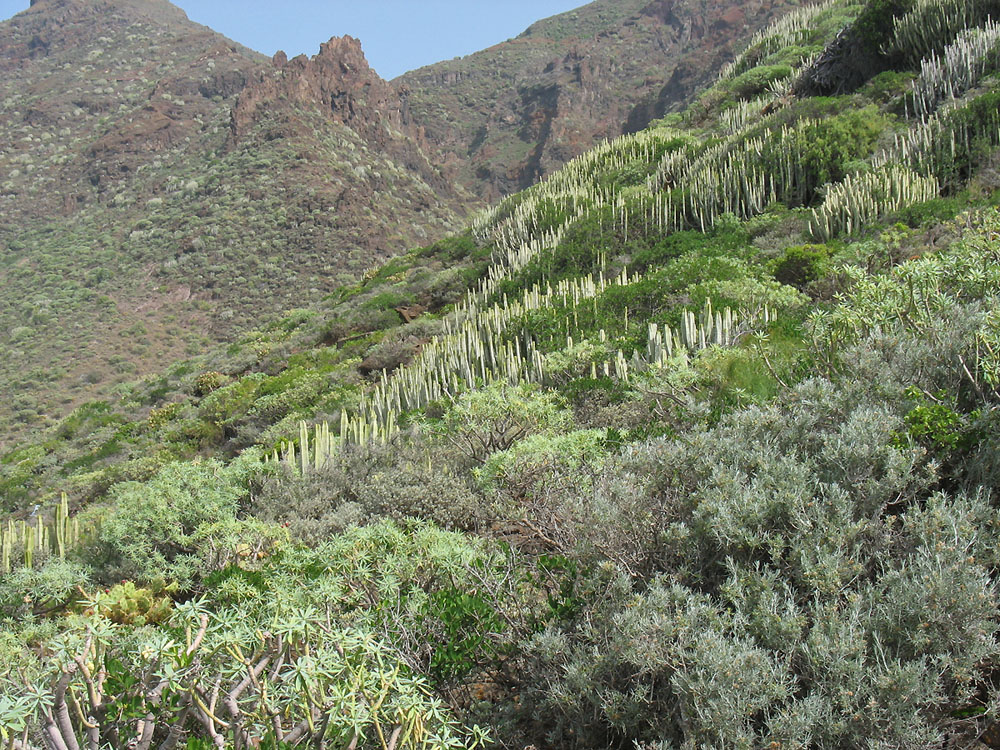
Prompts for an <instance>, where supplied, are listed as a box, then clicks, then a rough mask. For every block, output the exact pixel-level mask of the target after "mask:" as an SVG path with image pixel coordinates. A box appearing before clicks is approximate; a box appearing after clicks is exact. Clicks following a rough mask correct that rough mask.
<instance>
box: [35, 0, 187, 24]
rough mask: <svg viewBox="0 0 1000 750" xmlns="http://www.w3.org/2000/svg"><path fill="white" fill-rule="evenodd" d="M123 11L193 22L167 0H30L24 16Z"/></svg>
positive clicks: (149, 17) (159, 19) (64, 17)
mask: <svg viewBox="0 0 1000 750" xmlns="http://www.w3.org/2000/svg"><path fill="white" fill-rule="evenodd" d="M111 13H115V14H124V15H126V16H129V17H139V18H143V19H145V20H150V21H154V22H158V23H178V22H180V23H190V21H189V19H188V17H187V13H185V12H184V11H183V10H181V9H180V8H178V7H177V6H176V5H174V4H173V3H171V2H168V0H31V5H30V6H29V7H28V10H27V11H24V12H23V13H22V14H19V15H21V16H23V15H25V14H27V15H28V16H29V17H31V16H38V15H39V14H42V15H43V16H46V17H54V18H55V20H58V21H71V20H74V19H75V18H80V17H92V16H98V15H106V14H111Z"/></svg>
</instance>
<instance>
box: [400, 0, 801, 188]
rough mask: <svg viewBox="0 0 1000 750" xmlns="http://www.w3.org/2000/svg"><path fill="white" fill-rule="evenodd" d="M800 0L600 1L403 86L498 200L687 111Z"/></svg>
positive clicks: (477, 183)
mask: <svg viewBox="0 0 1000 750" xmlns="http://www.w3.org/2000/svg"><path fill="white" fill-rule="evenodd" d="M798 4H799V2H798V0H652V1H650V0H598V1H597V2H594V3H591V4H590V5H587V6H584V7H582V8H580V9H578V10H577V11H573V12H571V13H566V14H562V15H560V16H556V17H554V18H551V19H547V20H545V21H541V22H539V23H537V24H535V25H534V26H532V27H531V28H529V29H528V30H527V31H526V32H525V33H524V34H522V35H521V36H519V37H518V38H516V39H512V40H510V41H508V42H504V43H503V44H499V45H496V46H495V47H491V48H490V49H488V50H484V51H483V52H479V53H476V54H474V55H470V56H468V57H465V58H462V59H460V60H453V61H449V62H443V63H438V64H436V65H431V66H429V67H426V68H421V69H420V70H416V71H413V72H412V73H407V74H406V75H404V76H402V77H401V78H400V79H397V81H396V83H397V84H399V85H402V86H405V87H406V88H407V89H408V90H409V91H410V97H409V101H410V109H411V112H412V117H413V119H414V120H415V121H416V122H418V123H420V124H422V125H424V126H425V127H426V132H427V137H428V139H429V140H430V141H431V143H432V144H434V145H435V146H437V147H438V148H439V149H440V150H441V151H442V152H443V156H442V161H448V160H451V161H452V162H453V163H454V164H456V165H457V174H458V175H459V178H460V179H461V180H462V181H463V183H464V184H465V185H466V187H468V188H469V189H470V190H473V191H475V192H477V193H478V194H480V195H482V196H483V197H485V198H487V199H495V198H497V197H499V196H501V195H504V194H507V193H510V192H513V191H516V190H520V189H522V188H525V187H527V186H529V185H531V184H532V183H534V182H535V181H537V180H538V179H539V178H540V177H542V176H544V175H545V174H548V173H549V172H551V171H553V170H555V169H557V168H558V167H559V166H561V165H562V164H563V163H565V162H566V161H567V160H568V159H571V158H573V157H574V156H577V155H578V154H580V153H583V152H584V151H586V150H587V149H590V148H592V147H593V146H594V145H595V144H596V143H597V142H599V141H601V140H603V139H605V138H611V137H615V136H618V135H621V134H622V133H625V132H633V131H635V130H639V129H642V128H644V127H646V126H647V125H648V124H649V123H650V122H651V121H652V120H654V119H657V118H659V117H662V116H664V115H665V114H667V113H669V112H672V111H676V110H679V109H681V108H683V107H684V106H685V105H686V104H687V103H688V102H689V101H690V97H691V96H693V95H694V93H695V92H696V91H698V90H699V89H700V88H701V87H702V86H704V85H705V84H707V83H708V82H710V81H711V79H712V78H713V77H714V76H715V75H717V73H718V71H719V69H720V68H721V67H722V65H724V64H725V63H726V62H728V61H729V60H730V59H731V58H732V56H733V53H734V52H735V50H736V49H738V48H739V46H740V45H741V44H742V43H743V41H744V40H745V39H747V38H748V37H749V36H750V35H752V34H753V32H754V31H756V30H757V29H758V28H760V27H762V26H764V25H766V24H767V23H768V22H769V21H771V20H773V19H774V18H776V17H777V16H779V15H780V14H781V13H783V12H785V11H787V10H789V9H790V8H791V7H794V6H795V5H798ZM442 109H443V110H444V111H445V112H446V116H445V117H442V116H441V111H442Z"/></svg>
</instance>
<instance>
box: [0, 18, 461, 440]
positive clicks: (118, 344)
mask: <svg viewBox="0 0 1000 750" xmlns="http://www.w3.org/2000/svg"><path fill="white" fill-rule="evenodd" d="M0 71H2V74H3V75H2V77H0V112H2V114H0V175H2V177H0V213H2V215H3V217H4V221H3V222H2V223H0V287H2V290H3V291H2V293H0V350H2V352H3V356H2V357H0V362H2V364H0V381H2V382H3V383H4V386H3V393H4V395H5V398H4V399H3V406H2V408H0V424H3V425H9V424H10V420H11V418H13V419H14V420H16V421H17V422H19V423H21V424H31V423H34V422H37V421H38V420H40V419H42V418H43V415H47V414H52V413H53V412H58V411H59V410H60V407H59V406H58V401H59V400H62V401H63V403H65V404H72V403H75V402H76V401H78V400H79V399H81V398H84V397H86V396H87V395H88V394H95V393H108V392H109V391H110V389H111V387H112V386H114V385H115V384H116V383H117V382H120V381H121V380H122V379H131V378H133V377H134V376H135V374H136V373H143V372H147V371H149V370H151V369H152V368H155V367H158V366H159V365H160V363H162V362H163V361H165V360H169V359H171V358H173V357H177V356H180V355H183V354H184V353H185V352H187V353H189V354H190V353H192V352H194V351H197V350H199V349H201V348H202V347H204V346H205V345H207V344H209V343H210V342H214V341H219V340H221V339H223V338H224V337H225V336H227V335H228V334H229V333H230V332H231V331H233V330H238V329H240V328H241V327H246V325H247V324H248V323H249V322H250V321H252V320H254V319H256V318H257V317H258V316H260V315H261V314H266V313H267V312H268V311H279V310H282V309H287V308H289V307H294V306H296V305H297V304H298V303H299V301H300V300H302V299H303V298H305V297H316V296H320V295H322V294H324V293H327V292H329V291H330V290H331V289H333V288H334V287H335V286H336V285H337V284H338V283H341V282H342V281H343V279H345V278H352V277H353V276H356V275H357V274H360V273H361V272H362V271H363V270H364V269H365V268H368V267H369V266H371V265H373V264H375V263H377V262H379V261H380V260H384V259H386V258H387V257H389V256H391V255H394V254H397V253H399V252H401V251H403V250H404V249H406V248H407V247H408V246H411V245H413V244H420V243H422V242H426V241H428V240H431V239H434V238H436V237H439V236H442V235H443V234H445V233H446V232H447V231H448V230H450V229H454V228H455V227H457V226H460V218H459V217H461V216H462V215H463V214H464V212H465V210H466V207H467V206H468V205H470V204H472V203H475V201H474V200H472V199H471V198H470V197H469V196H468V195H465V194H462V193H461V192H460V191H456V190H455V189H453V188H452V186H451V182H450V181H448V180H446V179H445V178H444V176H443V175H442V174H441V173H440V172H439V171H438V170H437V169H436V168H435V167H433V166H432V165H431V163H430V162H429V161H428V159H427V158H426V157H425V156H424V154H423V151H422V142H421V140H420V133H419V131H417V130H416V129H415V128H413V127H412V126H408V125H407V124H406V123H404V122H403V119H404V118H403V111H402V108H403V104H402V102H401V101H400V100H399V98H398V97H397V96H396V94H395V92H394V91H393V89H392V88H391V87H389V86H388V85H387V84H386V83H384V82H383V81H382V80H381V79H379V78H378V77H377V76H376V75H375V74H374V72H372V71H371V69H370V68H369V67H368V65H367V63H366V62H365V60H364V56H363V54H362V52H361V49H360V45H359V43H358V42H356V41H355V40H351V39H342V40H341V39H335V40H333V41H331V43H330V44H328V45H324V47H323V49H322V50H321V52H320V54H319V55H318V56H316V57H315V58H313V59H312V60H306V59H305V58H301V59H297V60H293V61H290V62H286V61H283V60H280V61H274V62H272V61H270V60H267V59H265V58H262V57H261V56H260V55H257V54H256V53H253V52H250V51H249V50H246V49H243V48H240V47H239V46H238V45H236V44H234V43H233V42H231V41H229V40H227V39H225V38H224V37H222V36H220V35H218V34H216V33H214V32H212V31H211V30H209V29H207V28H204V27H201V26H198V25H196V24H193V23H191V22H189V21H188V20H187V19H186V17H185V16H184V14H183V13H182V12H181V11H180V10H178V9H177V8H175V7H174V6H172V5H170V4H169V3H167V2H165V0H41V1H40V2H38V3H35V4H33V5H32V7H31V8H30V9H29V10H27V11H25V12H23V13H21V14H19V15H18V16H16V17H15V18H14V19H12V20H10V21H8V22H6V23H4V24H2V25H0ZM293 89H294V90H295V91H296V92H297V93H296V95H295V96H289V95H288V94H289V92H290V91H291V90H293ZM371 91H377V92H379V94H378V96H374V95H371V93H370V92H371ZM343 112H350V115H349V116H347V115H343V114H342V113H343Z"/></svg>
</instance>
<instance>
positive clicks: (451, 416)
mask: <svg viewBox="0 0 1000 750" xmlns="http://www.w3.org/2000/svg"><path fill="white" fill-rule="evenodd" d="M572 421H573V418H572V413H571V412H569V411H568V410H567V409H566V408H565V407H564V404H563V403H562V401H561V400H560V399H559V397H558V396H556V395H555V394H552V393H545V392H542V391H540V390H539V389H538V388H536V387H534V386H531V385H519V386H510V385H508V384H506V383H497V384H494V385H491V386H488V387H486V388H483V389H480V390H475V391H469V392H468V393H463V394H462V395H461V396H459V397H458V399H457V400H456V402H455V404H454V405H453V406H452V407H451V409H449V410H448V412H447V413H446V414H445V416H444V419H443V420H442V423H441V434H442V435H443V436H444V438H445V439H446V440H448V441H449V442H451V443H452V445H454V446H455V447H456V448H457V449H458V450H459V451H461V452H462V453H463V454H464V455H466V456H468V457H469V458H470V459H472V460H474V461H476V462H478V463H481V462H483V461H484V460H485V459H486V457H487V456H489V455H490V454H492V453H496V452H497V451H503V450H506V449H507V448H510V447H511V446H512V445H513V444H514V443H516V442H517V441H518V440H521V439H522V438H525V437H527V436H529V435H532V434H539V433H546V432H556V431H561V430H565V429H567V428H568V427H569V426H570V425H571V424H572Z"/></svg>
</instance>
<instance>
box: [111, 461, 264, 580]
mask: <svg viewBox="0 0 1000 750" xmlns="http://www.w3.org/2000/svg"><path fill="white" fill-rule="evenodd" d="M258 461H259V458H258V456H257V454H255V453H254V452H252V451H250V452H248V453H246V454H244V456H243V457H241V458H240V459H239V460H237V461H234V462H233V463H231V464H230V465H228V466H223V465H222V464H221V463H219V462H218V461H214V460H211V461H204V462H188V463H174V464H170V465H168V466H166V467H164V468H163V469H161V470H160V471H159V472H158V473H157V474H156V475H155V476H154V477H153V478H152V479H150V480H149V481H147V482H143V483H140V482H125V483H122V484H119V485H117V486H116V487H115V488H114V489H113V490H112V492H111V495H110V499H111V502H112V503H113V504H114V513H112V514H110V515H108V516H107V517H106V518H105V519H104V520H103V522H102V523H101V526H100V531H99V533H98V538H97V549H96V550H95V558H96V559H98V560H100V561H101V571H100V574H101V577H102V578H104V579H111V580H121V579H133V580H136V581H139V582H147V581H153V580H156V579H158V578H163V579H166V580H168V581H177V582H179V583H180V584H182V585H190V584H191V582H192V581H194V580H195V579H196V578H197V576H198V575H200V574H201V573H203V572H204V570H202V569H201V560H200V559H199V549H198V545H197V534H198V532H199V529H201V527H202V526H204V525H208V524H213V523H218V522H219V521H224V520H227V519H235V517H236V513H237V510H238V508H239V504H240V502H241V500H242V499H243V498H244V497H245V496H246V495H247V494H248V485H249V482H250V481H251V480H252V478H253V476H254V474H255V473H256V472H257V471H259V469H257V468H256V466H257V462H258Z"/></svg>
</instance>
